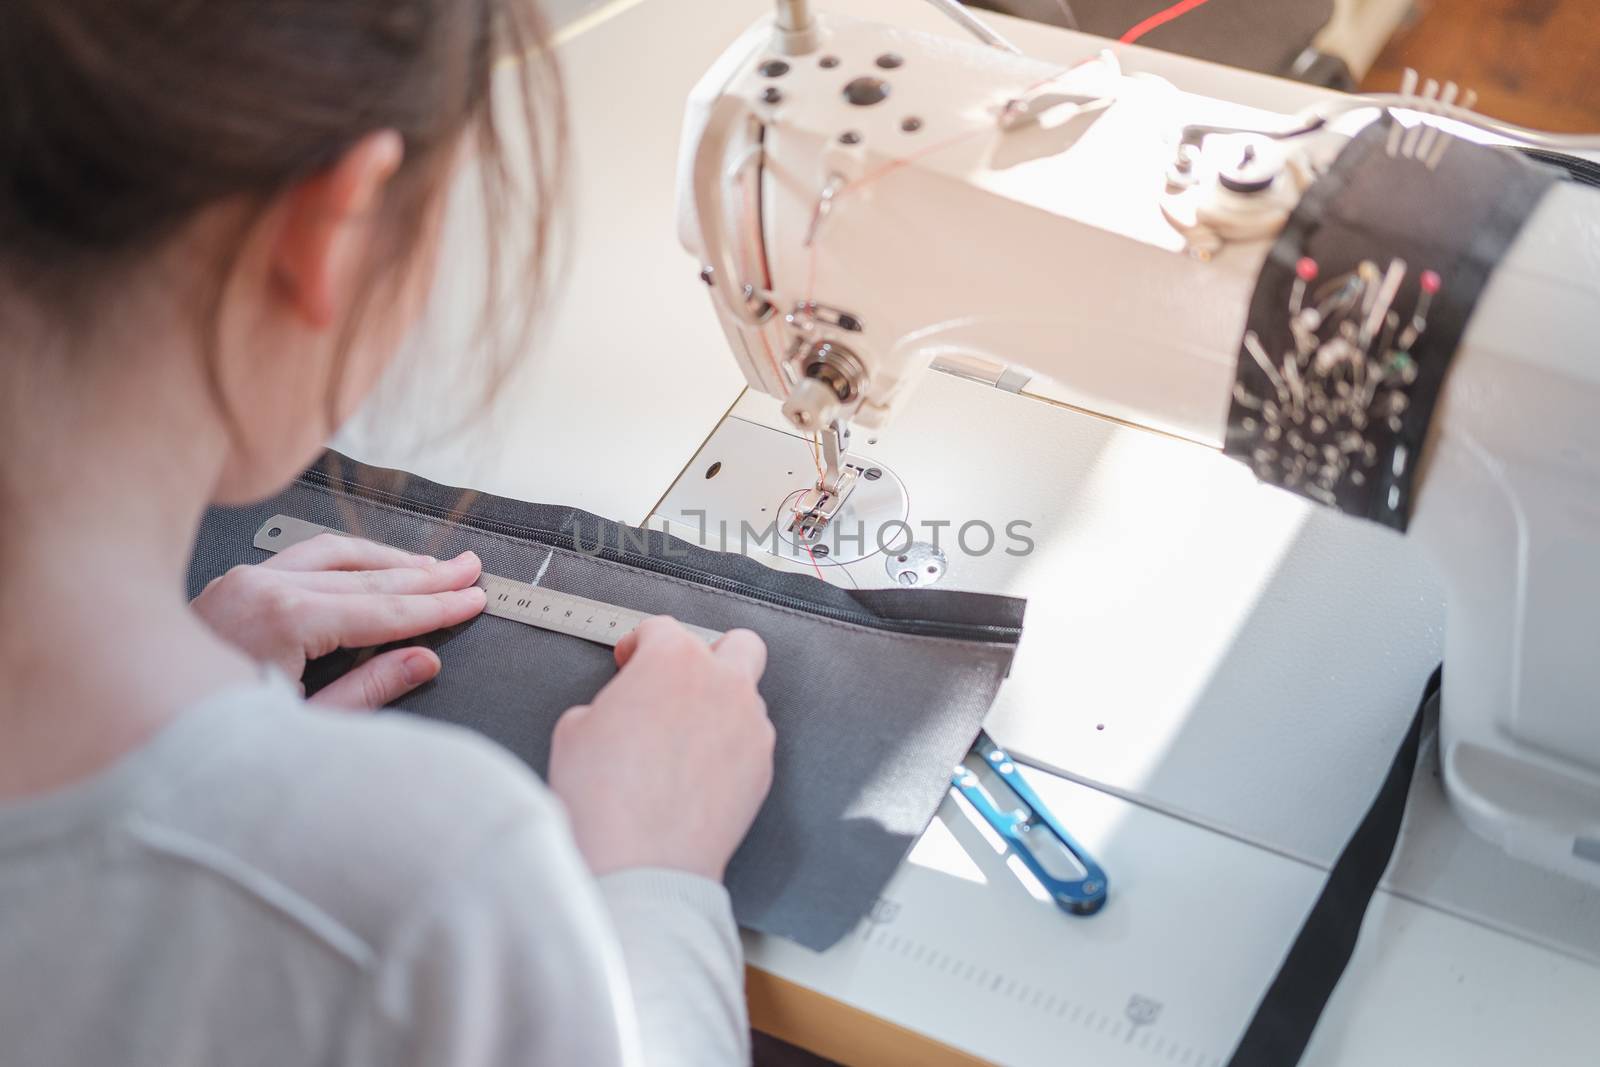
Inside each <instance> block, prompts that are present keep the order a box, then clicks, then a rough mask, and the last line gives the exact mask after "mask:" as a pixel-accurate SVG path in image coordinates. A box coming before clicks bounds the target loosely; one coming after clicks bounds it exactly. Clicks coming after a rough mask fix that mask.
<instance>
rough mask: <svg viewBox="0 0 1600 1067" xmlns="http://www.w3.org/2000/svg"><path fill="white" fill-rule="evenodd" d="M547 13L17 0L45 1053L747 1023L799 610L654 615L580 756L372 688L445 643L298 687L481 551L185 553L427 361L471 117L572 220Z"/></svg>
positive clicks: (560, 1042)
mask: <svg viewBox="0 0 1600 1067" xmlns="http://www.w3.org/2000/svg"><path fill="white" fill-rule="evenodd" d="M538 34H539V24H538V21H537V18H536V15H535V12H533V11H531V10H529V9H528V8H527V7H526V6H525V2H524V0H315V2H312V3H307V2H306V0H200V2H196V0H4V3H0V1062H4V1064H5V1065H6V1067H61V1065H65V1064H71V1065H74V1067H98V1065H107V1067H109V1065H113V1064H115V1065H117V1067H144V1065H148V1067H183V1065H189V1064H194V1065H201V1064H204V1065H208V1067H210V1065H232V1064H238V1065H249V1064H261V1065H271V1067H292V1065H295V1064H345V1065H359V1064H374V1065H383V1067H395V1065H405V1064H429V1065H444V1064H456V1065H469V1067H470V1065H488V1064H496V1065H500V1064H546V1065H551V1067H569V1065H571V1067H578V1065H584V1067H588V1065H606V1064H634V1063H651V1064H657V1063H660V1064H685V1065H689V1064H692V1065H695V1067H713V1065H716V1064H728V1063H735V1062H738V1061H741V1060H747V1059H748V1049H747V1041H748V1031H747V1026H746V1020H745V1015H744V1007H743V999H742V970H741V965H740V953H739V944H738V940H737V936H736V931H735V927H734V922H733V918H732V915H731V912H730V907H729V902H728V897H727V893H726V891H725V890H724V889H723V888H722V886H721V885H720V884H719V883H720V878H721V875H722V873H723V868H724V866H725V865H726V863H727V861H728V859H729V856H730V855H731V853H732V851H733V849H734V848H735V846H736V845H737V844H738V843H739V840H740V839H741V837H742V836H743V835H744V833H745V832H746V830H747V829H748V827H749V825H750V822H751V820H752V819H753V817H754V814H755V812H756V809H757V808H758V807H759V805H760V803H761V801H762V799H763V797H764V795H765V793H766V791H767V788H768V786H769V783H770V779H771V767H772V746H773V731H772V726H771V724H770V722H769V721H768V719H767V717H766V713H765V707H764V705H763V704H762V702H761V699H760V697H759V696H758V695H757V691H756V683H757V681H758V680H759V678H760V676H761V674H762V671H763V668H764V666H765V661H766V650H765V648H764V646H763V645H762V643H761V641H760V639H759V638H757V637H756V636H755V635H753V634H751V633H748V632H737V631H736V632H733V633H729V634H728V635H727V636H725V637H724V638H723V639H722V640H721V641H720V642H719V643H718V644H717V645H716V646H715V647H714V648H707V647H705V646H704V645H703V644H701V643H699V642H697V641H696V640H694V639H693V638H692V637H690V636H689V635H688V633H687V632H686V631H685V630H684V629H683V628H682V627H681V626H679V625H678V624H676V623H675V622H672V621H671V620H665V619H658V620H651V621H650V622H647V623H646V624H645V625H644V626H642V627H641V628H640V629H639V630H638V631H636V634H635V635H634V636H633V637H632V638H631V639H629V640H626V641H624V643H623V644H622V645H621V646H619V647H618V649H617V662H618V665H619V667H620V671H619V673H618V674H617V676H616V678H615V679H614V680H613V681H612V682H611V683H610V684H609V685H607V686H606V687H605V688H604V689H603V690H602V691H601V692H599V693H598V694H596V696H595V698H594V700H593V701H592V702H591V703H590V704H589V705H587V706H585V707H581V708H575V709H573V710H572V711H570V712H569V713H568V714H567V715H566V717H565V718H564V719H562V721H561V724H560V726H559V727H558V729H557V731H556V737H555V742H554V754H553V756H552V760H551V769H550V776H549V787H548V788H546V787H545V786H544V785H542V784H541V783H540V782H539V781H538V780H537V779H536V778H535V777H534V776H533V775H532V774H531V773H530V772H529V771H528V770H527V769H526V768H525V767H524V766H523V765H522V764H520V763H519V762H517V761H516V760H514V759H513V758H512V757H511V756H510V755H508V754H507V753H505V752H502V751H500V750H499V749H497V748H496V747H494V746H492V745H491V744H490V743H489V742H487V741H484V740H481V739H479V738H477V737H475V736H473V735H470V734H468V733H466V732H464V731H461V730H457V729H452V728H448V727H445V726H441V725H437V724H433V723H428V722H424V721H421V720H411V719H409V718H405V717H401V716H372V715H367V714H362V713H360V712H359V711H356V710H349V709H358V708H372V707H377V706H380V705H382V704H384V703H386V702H388V701H391V700H393V699H394V698H395V697H397V696H399V695H401V694H402V693H404V692H406V691H408V690H409V689H411V688H412V687H414V686H417V685H419V684H421V683H424V682H426V681H427V680H429V679H430V678H432V677H434V676H435V674H436V673H437V672H438V671H439V670H440V663H439V660H438V658H437V657H436V656H435V655H434V654H433V653H432V652H431V651H428V650H426V649H423V648H420V647H415V648H401V649H400V650H399V651H394V652H389V653H386V654H384V655H381V656H378V657H376V658H374V659H372V660H370V661H369V662H367V663H366V664H365V665H364V666H363V667H361V668H359V669H358V670H356V671H355V672H354V673H352V674H350V675H348V676H347V677H345V678H343V679H342V680H340V681H338V682H336V683H335V684H333V685H331V686H329V687H328V688H327V689H326V690H324V691H323V692H322V693H319V694H318V700H317V701H316V702H314V703H312V704H307V703H306V702H304V701H303V700H302V698H301V696H300V692H299V689H298V686H297V682H298V679H299V676H300V673H301V670H302V668H303V667H304V665H305V663H306V661H307V660H308V659H311V658H314V657H317V656H319V655H321V654H323V653H326V652H329V651H331V650H333V649H335V648H337V647H340V646H346V647H364V646H369V645H379V644H385V643H389V642H395V641H405V640H407V639H409V638H412V637H416V636H417V635H421V634H424V633H427V632H429V631H432V630H435V629H437V628H439V627H443V626H450V625H453V624H456V623H460V622H462V621H464V620H467V619H470V618H472V617H473V616H475V615H476V614H477V613H478V612H479V611H481V610H482V608H483V606H484V595H483V593H482V592H481V590H479V589H477V588H475V587H474V585H473V582H474V581H475V579H476V578H477V576H478V571H479V564H478V560H477V559H476V558H474V557H473V556H472V555H470V554H468V555H463V556H460V557H457V558H455V559H443V560H435V559H431V558H425V557H420V556H415V555H410V554H407V553H404V552H401V551H398V550H393V549H388V548H382V547H378V546H375V545H373V544H369V543H363V542H359V541H356V540H351V539H338V538H331V537H329V538H321V539H317V540H314V541H311V542H308V543H306V544H304V545H302V546H299V547H297V548H295V549H293V550H291V551H287V552H284V553H282V554H281V555H279V556H276V557H274V558H273V559H272V560H271V561H270V562H268V563H263V564H262V565H260V566H258V567H248V568H241V569H238V570H235V571H233V572H230V573H229V574H228V575H227V576H225V577H223V578H221V579H220V580H218V581H217V582H215V583H213V584H212V585H211V587H210V588H208V589H207V590H206V591H205V593H204V594H203V595H202V596H201V597H200V598H199V599H198V600H197V601H196V602H194V603H193V604H190V603H187V602H186V601H185V597H184V593H183V590H184V576H185V572H186V564H187V561H188V557H189V555H190V552H191V548H192V541H193V538H194V536H195V532H196V528H197V524H198V523H199V520H200V517H201V514H202V512H203V511H204V509H205V508H206V507H207V506H208V505H209V504H212V503H223V504H229V503H240V502H246V501H254V500H259V499H262V498H264V497H266V496H268V495H270V494H272V493H274V492H276V491H277V490H279V489H280V488H281V487H283V486H284V485H285V484H286V483H287V482H288V481H289V480H290V479H291V478H292V477H293V476H294V475H295V473H296V472H297V471H298V470H299V469H300V468H301V467H302V466H304V465H305V464H307V463H308V462H309V461H310V460H312V459H313V458H314V457H315V456H316V454H317V452H318V450H319V446H320V444H321V442H322V441H323V440H324V439H325V438H326V437H327V436H328V435H329V434H330V432H331V431H332V430H333V429H334V427H335V426H336V425H337V424H338V423H339V422H340V421H341V420H342V419H344V418H345V417H346V416H347V415H348V414H349V413H350V412H351V411H352V410H353V409H354V408H355V407H356V406H357V404H358V402H360V401H361V400H362V398H363V397H364V395H365V394H366V393H367V392H368V390H369V387H370V386H371V385H372V384H373V382H374V381H375V379H377V377H378V375H379V372H380V371H381V370H383V368H384V366H385V365H386V363H388V362H389V360H390V358H391V356H392V354H393V353H394V352H395V350H396V348H397V347H398V343H399V341H400V339H401V337H402V336H403V335H404V334H405V333H406V332H407V329H408V327H409V326H410V325H411V324H412V323H413V321H414V320H415V319H416V318H417V317H418V315H419V313H420V309H421V306H422V304H423V302H424V296H425V294H426V293H428V292H429V290H430V284H431V280H432V276H433V274H434V261H435V259H436V251H437V246H438V244H439V241H440V231H441V225H442V218H443V215H444V210H445V202H446V199H447V197H446V191H447V190H448V189H449V187H450V186H451V184H452V181H453V180H454V178H455V177H456V175H457V173H458V171H460V170H461V168H462V167H463V166H465V165H466V164H465V162H464V161H465V160H468V159H470V158H473V157H477V158H478V159H479V160H480V161H482V162H483V164H484V166H483V172H484V174H485V175H486V180H487V182H488V184H489V188H488V189H487V190H486V198H485V199H486V202H488V203H489V204H491V205H499V207H500V208H501V209H503V210H510V205H513V204H514V203H516V202H519V201H520V202H528V201H534V202H536V203H537V212H536V218H535V220H534V221H533V222H532V223H531V224H530V226H529V227H528V229H527V230H526V231H525V232H526V235H527V237H528V240H527V241H526V242H525V243H526V244H527V245H528V246H529V247H530V248H531V249H532V256H533V257H534V258H537V257H538V256H539V255H541V254H542V253H543V251H544V250H545V248H546V246H547V244H548V240H547V238H548V234H549V229H550V221H551V212H552V210H553V207H552V204H553V202H554V190H555V188H556V181H557V177H558V173H559V153H560V146H561V131H562V123H561V118H560V114H561V103H560V97H559V92H558V89H557V87H556V79H555V78H554V77H553V73H552V66H551V60H550V59H549V57H548V56H547V55H545V54H544V52H543V51H542V50H541V48H540V47H539V37H538ZM511 53H526V56H525V58H524V59H523V60H522V62H521V63H520V64H513V65H511V66H508V67H505V68H503V69H502V70H501V72H500V75H499V76H498V80H499V85H498V88H499V89H500V90H502V91H501V92H497V93H496V94H493V95H492V94H491V93H490V91H489V90H490V79H491V70H492V68H493V67H494V66H495V63H496V58H497V57H498V56H505V55H508V54H511ZM508 176H519V177H518V178H517V180H518V181H520V183H521V184H520V185H518V186H516V187H510V186H508V185H507V184H506V183H507V182H509V181H512V180H513V179H512V177H508ZM530 189H531V192H529V190H530ZM499 194H507V195H499ZM492 221H496V222H499V223H500V224H501V225H507V224H506V223H504V220H503V219H496V220H492ZM490 232H496V231H495V230H491V231H490ZM519 232H522V231H519ZM535 266H536V265H530V268H529V273H527V274H526V275H523V276H519V277H518V278H517V279H516V282H515V284H517V285H522V286H531V285H533V284H534V283H535V282H536V280H537V279H536V276H535V275H536V273H537V272H536V269H535ZM504 277H505V276H504V275H502V279H503V280H504ZM507 287H510V283H509V282H508V284H507ZM473 384H475V383H463V385H464V387H467V386H471V385H473ZM476 384H481V383H476ZM709 768H716V770H715V771H714V772H710V771H709V770H708V769H709Z"/></svg>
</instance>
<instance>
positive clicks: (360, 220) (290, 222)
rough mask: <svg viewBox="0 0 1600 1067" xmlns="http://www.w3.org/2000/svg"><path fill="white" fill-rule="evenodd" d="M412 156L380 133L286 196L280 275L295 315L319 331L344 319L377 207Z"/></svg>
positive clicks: (276, 251) (276, 253)
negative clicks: (342, 316) (388, 186)
mask: <svg viewBox="0 0 1600 1067" xmlns="http://www.w3.org/2000/svg"><path fill="white" fill-rule="evenodd" d="M404 156H405V146H404V142H403V141H402V140H401V138H400V135H399V134H398V133H396V132H395V131H393V130H380V131H379V132H377V133H372V134H368V135H367V136H366V137H363V138H362V139H361V140H360V141H357V142H356V143H355V145H354V146H352V147H351V148H350V150H349V151H347V152H345V154H344V155H343V156H341V157H340V158H339V159H338V160H337V161H336V162H335V163H334V164H333V165H332V166H331V167H329V168H328V169H327V170H324V171H322V172H321V173H319V174H317V175H314V176H313V177H310V178H307V179H306V180H304V181H302V182H300V183H299V184H298V185H296V186H295V187H294V188H293V189H291V190H289V192H288V193H287V194H286V197H285V209H284V214H283V223H282V226H281V228H280V229H279V231H278V235H277V242H276V245H275V246H274V248H273V250H272V277H273V280H274V282H276V283H277V285H278V286H279V287H280V290H281V295H282V296H284V298H286V299H287V300H288V301H289V302H290V304H291V306H292V308H293V310H294V312H295V314H297V315H298V316H299V317H300V318H301V319H302V320H304V321H305V323H306V324H307V325H309V326H310V327H312V328H313V329H315V330H326V329H329V328H331V327H332V326H334V325H335V324H336V323H337V322H339V321H340V312H341V310H342V304H343V302H344V301H345V300H347V299H348V298H349V297H350V295H351V293H352V292H353V291H354V287H355V284H356V281H357V277H356V275H357V272H358V271H360V270H361V269H362V267H363V265H364V261H365V259H366V251H367V246H368V244H369V243H370V242H371V240H372V237H373V229H372V225H371V223H372V215H373V209H374V208H376V207H377V205H378V204H379V203H380V201H381V199H382V196H383V191H384V188H385V187H386V186H387V185H388V183H389V179H390V178H392V177H393V176H394V173H395V171H396V170H398V169H399V167H400V162H401V160H402V159H403V158H404Z"/></svg>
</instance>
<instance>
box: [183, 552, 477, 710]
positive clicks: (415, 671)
mask: <svg viewBox="0 0 1600 1067" xmlns="http://www.w3.org/2000/svg"><path fill="white" fill-rule="evenodd" d="M481 569H482V566H481V564H479V562H478V557H477V556H475V555H473V554H472V553H471V552H463V553H462V554H461V555H459V556H457V557H456V558H455V559H451V560H445V561H443V562H441V561H439V560H436V559H433V558H432V557H431V556H413V555H411V554H410V553H409V552H402V551H400V550H399V549H397V548H389V547H387V546H385V545H377V544H373V543H372V542H371V541H361V540H357V539H356V538H353V537H340V536H338V535H336V534H321V535H319V536H317V537H313V538H311V539H310V540H308V541H303V542H301V543H300V544H298V545H295V546H293V547H291V548H287V549H285V550H284V551H282V552H280V553H279V554H278V555H276V556H274V557H272V558H271V559H269V560H267V561H266V562H265V563H260V564H257V565H255V566H243V567H235V568H233V570H231V571H229V572H228V573H227V574H224V575H223V576H222V577H220V578H218V579H216V580H215V581H213V582H212V583H211V584H210V585H208V586H206V588H205V591H204V592H202V593H201V594H200V595H199V596H198V597H196V598H195V600H194V603H193V605H192V606H193V608H194V610H195V613H196V614H198V615H199V616H200V618H202V619H203V620H205V622H206V624H207V625H209V626H210V627H211V629H212V630H214V631H215V632H216V633H217V634H218V635H219V636H220V637H222V638H223V640H225V641H228V642H230V643H231V644H233V645H234V646H236V647H237V648H239V649H241V650H243V651H244V652H246V653H248V654H249V655H251V656H252V657H254V658H255V659H256V660H258V661H260V662H262V663H269V664H271V665H272V666H274V667H277V668H278V669H279V670H281V671H283V672H284V673H285V674H287V675H288V676H289V677H290V678H296V679H298V678H299V677H300V675H301V674H302V673H303V672H304V671H305V666H306V662H307V661H308V660H313V659H316V658H317V657H319V656H325V655H327V654H328V653H330V652H333V651H334V650H336V649H340V648H368V647H371V646H373V645H383V644H388V643H389V642H391V641H403V640H405V639H407V638H410V637H418V636H421V635H422V634H426V633H431V632H433V631H434V630H438V629H442V628H444V627H446V626H454V625H456V624H457V623H462V622H465V621H467V620H468V619H470V618H472V617H473V616H475V615H477V614H478V613H479V612H480V611H482V610H483V605H484V592H483V590H482V589H479V588H478V587H477V586H475V585H473V584H472V583H473V582H475V581H477V580H478V573H479V571H480V570H481ZM438 673H439V657H438V656H437V655H435V654H434V653H433V651H432V650H430V649H426V648H402V649H396V650H394V651H392V652H385V653H384V654H383V655H381V656H375V657H373V658H372V659H370V660H368V661H367V662H366V663H363V664H362V665H361V666H359V667H357V668H356V669H355V670H353V671H351V672H350V673H349V674H346V675H345V676H344V677H342V678H339V679H338V680H336V681H334V682H332V683H330V684H329V685H328V686H326V687H325V688H324V689H322V690H321V691H320V692H318V693H317V695H316V696H315V697H314V698H313V699H314V700H316V701H317V702H319V703H325V704H336V705H340V706H343V707H355V708H381V707H383V706H384V705H385V704H388V703H390V702H391V701H394V700H397V699H398V698H400V697H401V696H404V695H405V694H406V693H409V692H410V691H411V690H413V689H415V688H416V687H417V686H419V685H421V684H422V683H424V682H426V681H429V680H430V679H432V678H433V677H434V676H435V675H437V674H438Z"/></svg>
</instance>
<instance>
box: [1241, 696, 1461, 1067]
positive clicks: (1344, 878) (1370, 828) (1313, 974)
mask: <svg viewBox="0 0 1600 1067" xmlns="http://www.w3.org/2000/svg"><path fill="white" fill-rule="evenodd" d="M1442 672H1443V668H1442V667H1441V668H1440V669H1438V670H1435V671H1434V672H1433V677H1432V678H1430V679H1428V685H1427V687H1426V688H1425V689H1424V690H1423V691H1422V699H1421V700H1420V701H1418V703H1417V711H1416V714H1415V715H1413V716H1412V718H1411V729H1409V730H1407V731H1406V736H1405V740H1404V741H1402V742H1401V743H1400V750H1399V751H1398V752H1396V753H1395V756H1394V763H1393V764H1391V765H1390V767H1389V774H1388V776H1387V777H1386V778H1384V780H1383V787H1382V788H1381V789H1379V790H1378V795H1377V797H1376V798H1375V799H1374V800H1373V802H1372V806H1371V807H1370V808H1368V809H1367V814H1366V816H1365V817H1364V818H1363V819H1362V820H1361V825H1360V826H1358V827H1356V832H1355V833H1354V834H1352V835H1351V837H1350V840H1349V842H1348V843H1346V845H1345V846H1344V851H1343V852H1341V853H1339V858H1338V859H1337V860H1335V861H1334V864H1333V869H1332V870H1331V871H1329V872H1328V881H1327V884H1326V885H1324V886H1323V887H1322V895H1321V896H1319V897H1318V898H1317V902H1316V904H1314V905H1313V906H1312V908H1311V913H1310V914H1309V915H1307V916H1306V921H1305V922H1304V923H1302V924H1301V926H1300V933H1299V934H1298V935H1297V936H1296V937H1295V939H1294V945H1293V947H1291V948H1290V949H1289V954H1288V955H1287V956H1285V957H1284V960H1283V964H1282V966H1280V967H1279V968H1278V974H1277V977H1275V978H1273V980H1272V984H1271V985H1270V986H1268V987H1267V991H1266V993H1265V994H1264V995H1263V996H1262V998H1261V1003H1260V1004H1259V1005H1257V1007H1256V1013H1255V1016H1254V1017H1253V1018H1252V1019H1251V1020H1250V1025H1249V1026H1248V1027H1246V1028H1245V1032H1244V1037H1243V1038H1241V1039H1240V1041H1239V1046H1238V1047H1237V1048H1236V1049H1234V1052H1233V1058H1232V1059H1230V1060H1229V1061H1228V1067H1293V1065H1294V1064H1296V1063H1299V1062H1300V1057H1301V1055H1302V1054H1303V1053H1304V1052H1305V1049H1306V1045H1307V1043H1308V1042H1310V1040H1311V1032H1312V1031H1313V1030H1315V1029H1316V1026H1317V1020H1318V1019H1320V1018H1321V1017H1322V1010H1323V1008H1325V1007H1326V1006H1327V1004H1328V998H1329V997H1331V996H1333V990H1334V987H1335V986H1337V985H1338V984H1339V978H1340V976H1341V975H1343V974H1344V969H1345V967H1346V966H1348V965H1349V963H1350V956H1351V954H1352V953H1353V952H1354V951H1355V947H1356V938H1357V937H1358V936H1359V935H1360V933H1361V921H1362V919H1363V918H1365V917H1366V914H1367V905H1368V904H1370V903H1371V902H1372V894H1373V893H1375V892H1377V889H1378V880H1379V879H1380V878H1382V877H1383V872H1384V870H1385V869H1386V868H1387V867H1388V866H1389V859H1390V857H1391V856H1392V855H1393V854H1394V846H1395V841H1396V839H1397V838H1398V837H1399V835H1400V819H1401V816H1402V815H1403V814H1404V813H1405V809H1406V797H1407V796H1408V795H1409V794H1410V792H1411V776H1412V772H1413V771H1415V769H1416V765H1417V749H1418V747H1419V746H1420V745H1421V742H1422V719H1423V711H1424V710H1425V709H1426V708H1427V706H1428V703H1429V702H1430V701H1431V700H1432V699H1433V698H1434V696H1435V695H1436V694H1437V693H1438V692H1439V682H1440V679H1441V677H1442Z"/></svg>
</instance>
